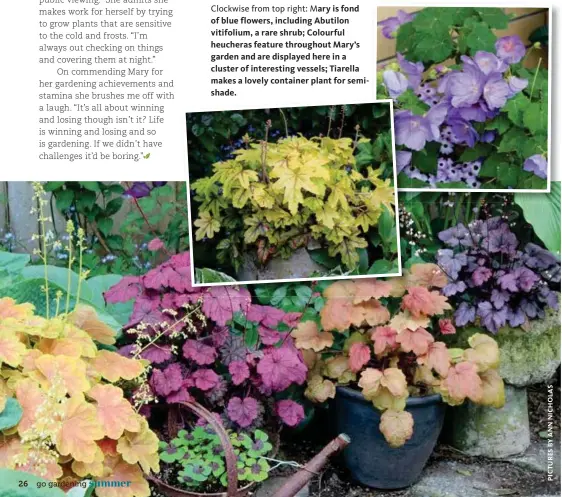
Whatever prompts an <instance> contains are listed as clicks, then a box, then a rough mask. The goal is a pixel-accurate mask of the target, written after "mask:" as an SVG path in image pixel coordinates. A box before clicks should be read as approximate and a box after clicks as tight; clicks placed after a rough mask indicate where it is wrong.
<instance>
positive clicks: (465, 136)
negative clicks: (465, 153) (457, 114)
mask: <svg viewBox="0 0 562 497" xmlns="http://www.w3.org/2000/svg"><path fill="white" fill-rule="evenodd" d="M448 123H449V125H450V126H451V128H452V130H453V134H454V135H455V137H456V140H457V141H458V142H459V143H466V144H467V145H468V146H469V147H474V145H475V144H476V141H477V140H478V133H477V132H476V130H475V129H474V128H473V127H472V125H471V124H470V123H469V122H468V121H465V120H463V119H451V120H449V121H448Z"/></svg>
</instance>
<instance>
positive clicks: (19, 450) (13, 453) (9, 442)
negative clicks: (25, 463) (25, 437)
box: [0, 436, 27, 469]
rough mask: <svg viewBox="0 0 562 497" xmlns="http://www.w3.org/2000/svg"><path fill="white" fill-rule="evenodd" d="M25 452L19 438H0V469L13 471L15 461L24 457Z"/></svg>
mask: <svg viewBox="0 0 562 497" xmlns="http://www.w3.org/2000/svg"><path fill="white" fill-rule="evenodd" d="M26 452H27V448H26V447H24V446H23V444H22V443H21V440H20V438H19V437H17V436H15V437H11V438H8V437H0V468H7V469H15V467H16V459H19V458H21V457H24V455H25V453H26Z"/></svg>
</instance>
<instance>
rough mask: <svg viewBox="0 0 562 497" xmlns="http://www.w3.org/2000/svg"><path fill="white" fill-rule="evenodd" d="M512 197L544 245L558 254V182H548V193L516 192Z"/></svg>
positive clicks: (559, 235) (559, 234)
mask: <svg viewBox="0 0 562 497" xmlns="http://www.w3.org/2000/svg"><path fill="white" fill-rule="evenodd" d="M514 199H515V203H516V204H517V205H519V206H520V207H521V209H522V211H523V216H524V217H525V220H526V221H527V222H528V223H529V224H530V225H531V226H532V227H533V230H534V231H535V233H536V235H537V236H538V237H539V238H540V239H541V241H542V242H543V243H544V245H545V247H546V248H547V249H548V250H550V251H551V252H554V253H556V254H560V237H561V233H560V182H559V181H552V182H551V183H550V193H542V194H540V195H539V194H535V193H516V194H515V196H514Z"/></svg>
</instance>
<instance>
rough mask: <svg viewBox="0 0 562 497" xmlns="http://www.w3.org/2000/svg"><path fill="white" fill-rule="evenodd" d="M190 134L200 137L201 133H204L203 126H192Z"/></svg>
mask: <svg viewBox="0 0 562 497" xmlns="http://www.w3.org/2000/svg"><path fill="white" fill-rule="evenodd" d="M191 132H192V133H193V134H194V135H195V136H197V137H199V136H201V135H202V134H203V133H205V127H204V126H201V125H200V124H194V125H193V126H192V127H191Z"/></svg>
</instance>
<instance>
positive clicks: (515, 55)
mask: <svg viewBox="0 0 562 497" xmlns="http://www.w3.org/2000/svg"><path fill="white" fill-rule="evenodd" d="M388 10H389V9H388V8H386V9H385V12H384V15H385V16H386V15H387V11H388ZM408 10H409V11H410V12H406V11H404V10H401V9H397V11H396V15H395V16H391V17H386V18H382V19H381V18H380V16H381V15H382V13H381V12H379V22H378V25H379V27H380V29H381V33H382V36H383V40H384V39H389V40H393V42H394V40H395V44H396V48H395V50H396V53H395V54H394V56H392V57H387V58H385V59H383V61H382V63H381V61H380V60H379V73H378V81H377V95H378V96H379V97H380V98H392V99H393V100H394V102H395V108H396V110H395V114H394V125H395V133H396V137H395V138H396V145H397V155H396V160H397V173H398V187H399V188H416V189H417V188H454V189H489V188H493V189H496V190H498V189H499V190H507V189H524V190H539V191H544V190H546V189H547V188H548V171H549V165H548V112H549V111H548V109H549V107H548V84H549V83H548V80H549V78H548V69H547V65H548V52H547V50H546V47H547V46H548V35H547V34H545V33H546V32H547V31H546V27H545V26H543V27H542V29H538V30H536V31H534V32H532V33H527V32H523V31H524V30H523V28H520V27H518V23H516V22H515V20H516V19H515V16H516V14H513V13H507V12H505V10H504V9H499V8H424V9H422V10H419V11H417V12H415V11H414V12H412V10H413V9H411V8H410V9H408ZM511 10H514V9H511ZM518 10H531V9H518ZM548 14H549V11H548V9H543V12H542V13H539V14H537V18H540V19H543V20H544V23H545V24H546V22H547V20H548ZM512 21H513V22H512ZM540 22H543V21H540ZM504 33H506V34H505V35H504Z"/></svg>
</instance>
